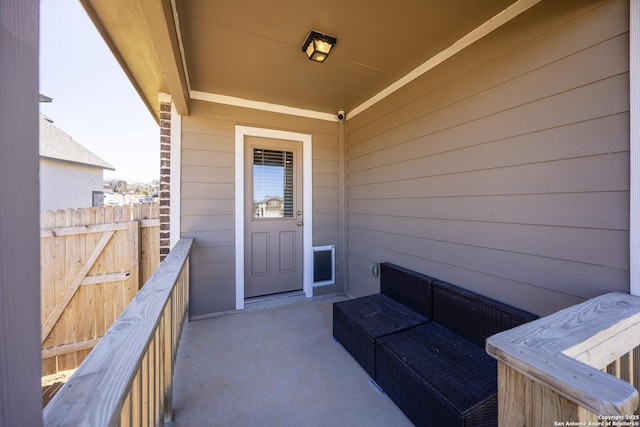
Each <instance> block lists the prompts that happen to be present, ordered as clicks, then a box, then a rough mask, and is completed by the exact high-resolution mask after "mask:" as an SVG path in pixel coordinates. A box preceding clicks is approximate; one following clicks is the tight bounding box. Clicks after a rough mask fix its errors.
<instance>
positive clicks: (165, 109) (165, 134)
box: [158, 102, 171, 261]
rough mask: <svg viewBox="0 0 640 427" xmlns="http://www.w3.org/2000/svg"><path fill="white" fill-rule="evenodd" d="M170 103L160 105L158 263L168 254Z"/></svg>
mask: <svg viewBox="0 0 640 427" xmlns="http://www.w3.org/2000/svg"><path fill="white" fill-rule="evenodd" d="M170 177H171V103H166V102H161V103H160V193H159V194H158V196H159V198H160V261H162V260H164V259H165V258H166V256H167V254H169V249H170V247H171V246H170V240H169V238H170V228H169V198H170V195H171V191H170V190H171V187H170V184H169V179H170Z"/></svg>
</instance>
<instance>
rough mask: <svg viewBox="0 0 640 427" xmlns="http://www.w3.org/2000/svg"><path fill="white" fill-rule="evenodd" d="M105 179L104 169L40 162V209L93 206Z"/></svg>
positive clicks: (44, 160)
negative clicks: (96, 192) (94, 198)
mask: <svg viewBox="0 0 640 427" xmlns="http://www.w3.org/2000/svg"><path fill="white" fill-rule="evenodd" d="M102 177H103V171H102V168H96V167H90V166H83V165H74V164H72V163H67V162H59V161H55V160H49V159H40V210H48V209H74V208H87V207H91V206H92V203H93V192H94V191H102V184H103V183H102V181H103V180H102Z"/></svg>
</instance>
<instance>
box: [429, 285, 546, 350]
mask: <svg viewBox="0 0 640 427" xmlns="http://www.w3.org/2000/svg"><path fill="white" fill-rule="evenodd" d="M432 286H433V320H434V321H435V322H438V323H439V324H440V325H442V326H444V327H445V328H447V329H450V330H451V331H453V332H455V333H456V334H458V335H460V336H462V337H464V338H466V339H468V340H470V341H472V342H473V343H475V344H476V345H479V346H480V347H483V348H484V344H485V341H486V339H487V338H489V337H490V336H491V335H494V334H497V333H498V332H502V331H506V330H508V329H511V328H515V327H516V326H519V325H522V324H524V323H527V322H530V321H532V320H535V319H537V318H538V316H536V315H534V314H531V313H529V312H526V311H523V310H520V309H517V308H515V307H512V306H510V305H507V304H503V303H501V302H499V301H496V300H494V299H491V298H488V297H485V296H483V295H480V294H477V293H475V292H471V291H469V290H466V289H463V288H460V287H458V286H455V285H452V284H450V283H447V282H444V281H441V280H436V281H435V282H434V283H433V285H432Z"/></svg>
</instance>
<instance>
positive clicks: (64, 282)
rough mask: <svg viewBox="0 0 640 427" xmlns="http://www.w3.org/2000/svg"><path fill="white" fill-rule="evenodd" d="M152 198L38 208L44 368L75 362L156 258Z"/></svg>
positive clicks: (47, 371) (57, 368)
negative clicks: (120, 203) (117, 203)
mask: <svg viewBox="0 0 640 427" xmlns="http://www.w3.org/2000/svg"><path fill="white" fill-rule="evenodd" d="M158 218H159V208H158V204H157V203H144V204H135V205H132V206H105V207H97V208H83V209H66V210H56V211H43V212H41V214H40V280H41V319H42V328H41V342H42V374H43V375H49V374H54V373H57V372H58V371H63V370H67V369H74V368H77V367H78V365H79V364H80V362H82V360H84V358H85V357H86V356H87V354H88V353H89V351H91V349H92V348H93V347H94V346H95V345H96V344H97V342H98V340H99V339H100V337H102V336H103V335H104V334H105V332H106V331H107V330H108V329H109V327H110V326H111V324H112V323H113V322H114V321H115V319H116V318H117V317H118V316H119V315H120V313H121V312H122V311H123V310H124V308H125V307H126V305H127V304H128V303H129V301H131V300H132V299H133V297H134V296H135V294H136V293H137V292H138V290H139V289H140V286H142V284H144V283H145V281H146V280H147V279H148V278H149V277H150V276H151V274H152V273H153V272H154V271H155V269H156V268H157V267H158V264H159V262H160V250H159V234H160V233H159V228H160V225H159V219H158Z"/></svg>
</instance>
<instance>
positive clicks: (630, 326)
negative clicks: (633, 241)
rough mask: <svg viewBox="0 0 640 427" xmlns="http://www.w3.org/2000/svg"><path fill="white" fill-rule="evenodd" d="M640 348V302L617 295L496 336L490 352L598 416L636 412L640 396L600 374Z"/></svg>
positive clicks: (491, 341) (580, 305) (636, 298)
mask: <svg viewBox="0 0 640 427" xmlns="http://www.w3.org/2000/svg"><path fill="white" fill-rule="evenodd" d="M639 345H640V297H637V296H632V295H628V294H623V293H619V292H613V293H609V294H606V295H601V296H599V297H597V298H593V299H591V300H589V301H586V302H584V303H582V304H578V305H576V306H573V307H569V308H566V309H564V310H561V311H559V312H557V313H554V314H552V315H550V316H546V317H543V318H541V319H538V320H535V321H533V322H530V323H527V324H525V325H522V326H518V327H517V328H514V329H511V330H509V331H505V332H502V333H499V334H496V335H494V336H492V337H490V338H489V339H488V340H487V343H486V350H487V353H489V354H490V355H491V356H493V357H494V358H495V359H497V360H499V361H501V362H504V363H505V364H507V365H509V366H510V367H512V368H514V369H516V370H517V371H519V372H521V373H522V374H524V375H525V376H527V377H529V378H530V379H532V380H534V381H536V382H538V383H540V384H542V385H544V386H545V387H548V388H550V389H551V390H553V391H554V392H556V393H558V394H560V395H561V396H564V397H565V398H567V399H569V400H570V401H573V402H574V403H576V404H578V405H580V406H582V407H584V408H586V409H588V410H589V411H591V412H593V413H595V414H598V415H621V414H630V413H633V411H634V409H635V408H637V406H638V391H637V390H636V389H634V388H633V387H632V386H631V385H630V384H629V383H627V382H625V381H623V380H620V379H618V378H615V377H614V376H612V375H609V374H607V373H605V372H603V371H601V370H600V369H603V368H604V367H606V366H607V365H608V364H609V363H611V362H613V361H614V360H616V359H618V358H620V357H621V356H622V355H624V354H626V353H628V352H629V351H631V350H632V349H633V348H635V347H637V346H639Z"/></svg>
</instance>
